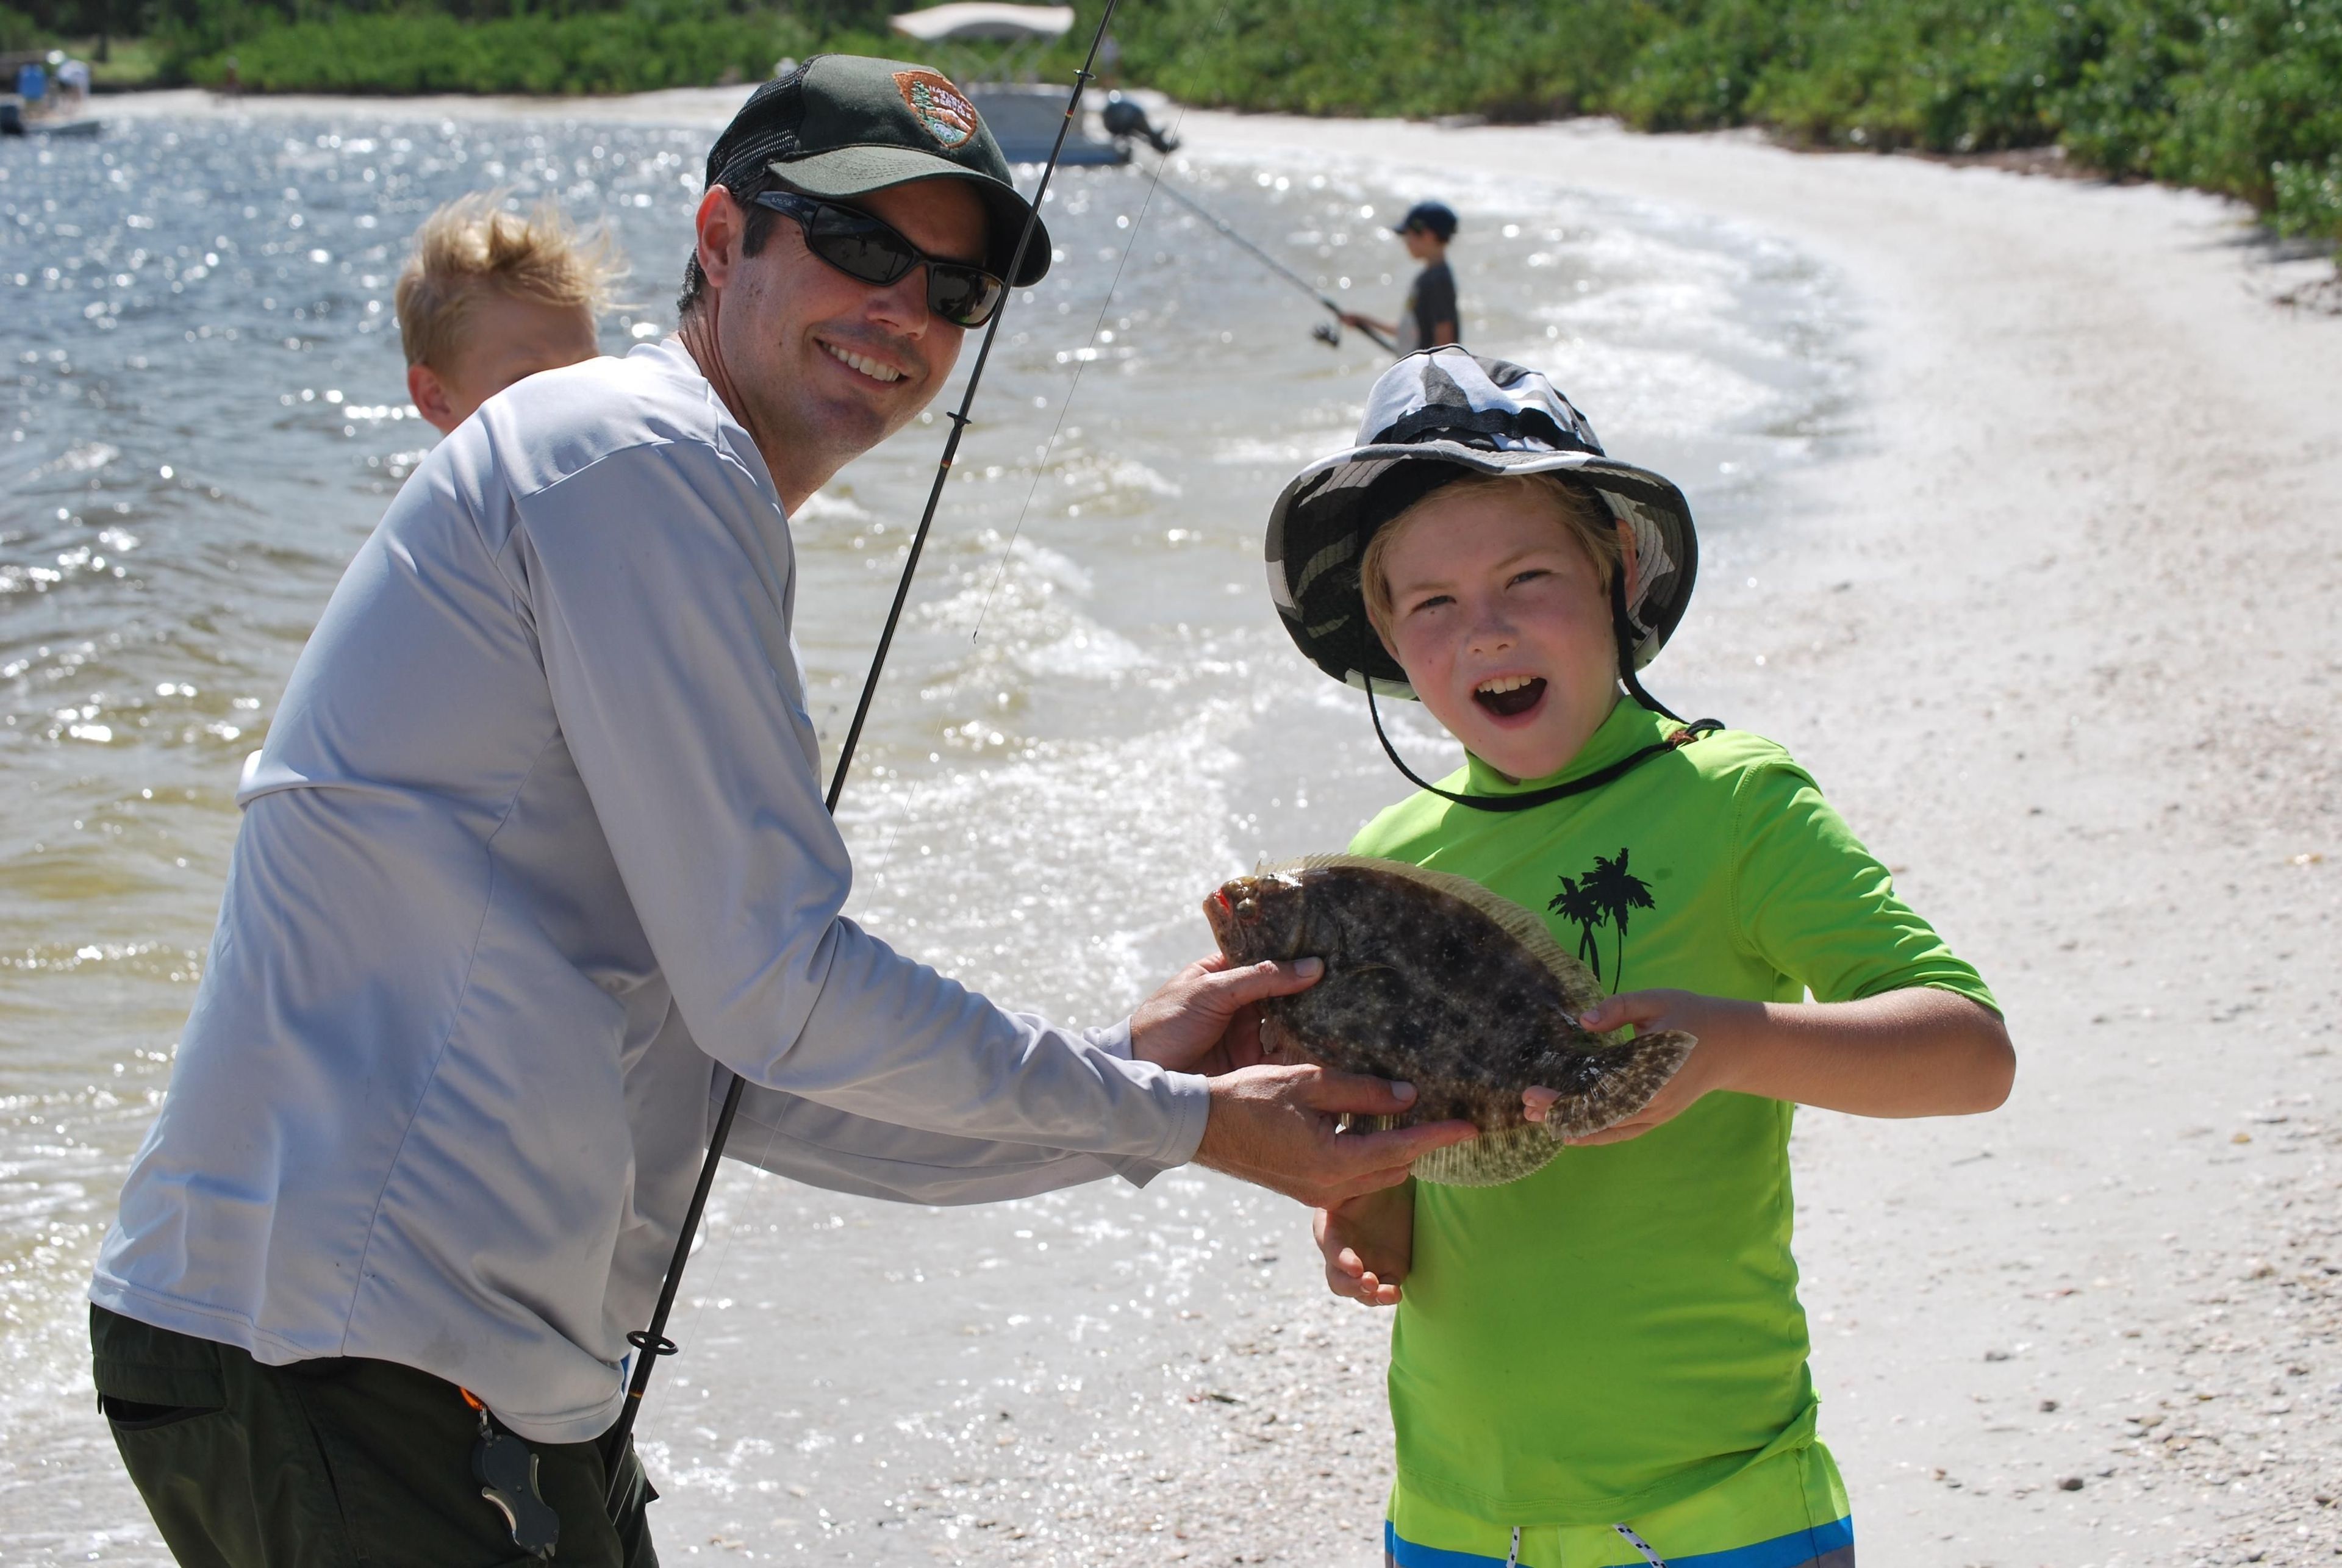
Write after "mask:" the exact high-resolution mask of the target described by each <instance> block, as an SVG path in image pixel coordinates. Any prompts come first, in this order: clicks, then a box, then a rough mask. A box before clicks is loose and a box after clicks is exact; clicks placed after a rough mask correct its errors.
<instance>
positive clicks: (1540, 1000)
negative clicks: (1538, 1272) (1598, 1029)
mask: <svg viewBox="0 0 2342 1568" xmlns="http://www.w3.org/2000/svg"><path fill="white" fill-rule="evenodd" d="M1204 917H1205V919H1206V920H1207V921H1209V922H1210V923H1211V927H1212V934H1213V936H1214V937H1215V938H1216V939H1217V940H1218V942H1219V944H1220V951H1221V952H1223V953H1224V954H1226V955H1227V957H1228V958H1229V960H1230V961H1231V962H1233V963H1238V964H1255V963H1258V962H1260V961H1262V960H1264V959H1271V958H1275V959H1293V958H1303V957H1316V958H1321V959H1323V960H1325V963H1326V975H1325V978H1323V979H1322V980H1320V981H1318V983H1317V984H1315V985H1313V986H1311V987H1310V988H1309V989H1308V990H1306V991H1304V992H1302V993H1300V994H1298V995H1294V996H1282V997H1277V998H1275V999H1273V1000H1271V1001H1268V1002H1266V1003H1264V1004H1262V1007H1261V1013H1262V1024H1261V1038H1262V1042H1263V1044H1264V1045H1265V1046H1266V1047H1267V1048H1269V1049H1271V1050H1272V1051H1274V1052H1275V1053H1276V1054H1278V1055H1280V1056H1284V1057H1289V1058H1293V1059H1296V1060H1302V1061H1309V1062H1315V1063H1317V1064H1321V1065H1323V1066H1326V1067H1330V1068H1335V1069H1337V1070H1339V1071H1342V1072H1349V1073H1371V1074H1376V1075H1378V1076H1381V1077H1386V1078H1403V1079H1405V1080H1406V1081H1407V1082H1408V1083H1410V1084H1414V1085H1415V1087H1416V1094H1417V1099H1416V1106H1415V1109H1414V1110H1413V1111H1412V1112H1411V1113H1410V1114H1407V1115H1406V1116H1405V1117H1398V1118H1389V1119H1387V1121H1386V1124H1388V1125H1402V1124H1406V1123H1411V1122H1436V1121H1445V1120H1446V1119H1448V1118H1451V1117H1460V1118H1463V1119H1466V1120H1468V1121H1470V1122H1472V1123H1473V1124H1475V1125H1476V1126H1477V1127H1479V1129H1480V1136H1479V1138H1477V1139H1476V1140H1475V1141H1474V1142H1472V1143H1468V1144H1457V1145H1456V1146H1455V1147H1452V1148H1447V1149H1442V1150H1439V1151H1437V1152H1436V1153H1435V1154H1428V1155H1426V1156H1425V1157H1424V1158H1423V1159H1422V1160H1419V1161H1417V1162H1416V1167H1415V1174H1416V1175H1417V1176H1419V1177H1422V1178H1423V1179H1424V1180H1426V1181H1433V1182H1443V1183H1449V1184H1451V1185H1459V1186H1488V1185H1494V1184H1496V1183H1501V1182H1509V1181H1516V1180H1518V1179H1519V1178H1520V1177H1522V1176H1526V1175H1527V1174H1530V1173H1532V1172H1534V1171H1536V1170H1537V1169H1538V1168H1539V1167H1541V1166H1542V1165H1544V1164H1546V1162H1547V1161H1549V1160H1551V1159H1552V1158H1553V1157H1554V1155H1555V1154H1556V1153H1558V1152H1559V1149H1560V1146H1561V1145H1560V1143H1559V1140H1560V1139H1562V1138H1567V1137H1583V1136H1585V1135H1586V1134H1591V1133H1595V1132H1598V1131H1600V1130H1601V1129H1602V1128H1604V1127H1607V1126H1612V1125H1615V1124H1617V1123H1619V1122H1622V1121H1624V1120H1626V1118H1627V1117H1629V1116H1631V1115H1633V1114H1635V1113H1636V1112H1637V1111H1639V1110H1641V1109H1642V1108H1643V1107H1644V1106H1646V1105H1647V1104H1650V1102H1651V1098H1652V1096H1653V1095H1655V1094H1657V1093H1658V1092H1659V1090H1660V1088H1661V1087H1662V1086H1663V1085H1665V1084H1666V1081H1667V1080H1668V1079H1669V1078H1671V1077H1673V1076H1674V1075H1675V1073H1676V1069H1677V1068H1678V1067H1680V1066H1682V1065H1683V1062H1684V1058H1685V1057H1686V1056H1687V1055H1689V1054H1690V1053H1691V1048H1692V1046H1693V1044H1695V1042H1694V1040H1693V1038H1692V1037H1691V1036H1690V1035H1688V1034H1682V1033H1679V1032H1669V1033H1665V1034H1646V1035H1642V1036H1640V1037H1637V1038H1635V1039H1633V1040H1631V1041H1629V1040H1628V1039H1627V1038H1626V1034H1625V1032H1624V1031H1620V1032H1618V1033H1617V1034H1611V1035H1597V1034H1588V1033H1587V1032H1586V1030H1585V1029H1583V1028H1582V1027H1580V1026H1579V1024H1578V1023H1577V1017H1578V1014H1581V1013H1584V1012H1585V1011H1586V1010H1587V1009H1588V1008H1590V1007H1592V1006H1593V1005H1594V1004H1596V1003H1597V1002H1599V1001H1600V1000H1601V999H1602V990H1601V987H1600V985H1599V984H1597V983H1596V981H1595V979H1594V977H1593V976H1592V975H1590V974H1587V973H1586V969H1585V967H1584V966H1583V965H1582V964H1579V963H1578V962H1577V961H1576V959H1574V958H1572V957H1570V956H1569V955H1568V954H1566V953H1565V952H1563V951H1562V949H1561V947H1560V946H1559V944H1556V942H1555V941H1554V940H1553V938H1552V936H1551V934H1549V933H1547V932H1546V929H1545V926H1544V924H1543V923H1542V922H1540V921H1539V920H1538V919H1537V918H1536V916H1535V915H1533V914H1530V913H1529V912H1528V911H1526V910H1525V909H1522V908H1521V907H1520V906H1519V905H1517V904H1511V903H1508V902H1506V900H1504V899H1502V898H1499V897H1497V896H1496V894H1492V893H1490V892H1488V891H1487V890H1486V888H1483V887H1481V886H1480V885H1479V884H1476V883H1473V882H1469V881H1467V880H1466V879H1465V878H1462V877H1458V876H1452V875H1448V874H1445V873H1440V872H1432V871H1426V870H1424V869H1423V868H1422V867H1420V866H1414V865H1407V864H1403V863H1400V862H1396V861H1380V860H1369V859H1366V858H1364V857H1362V856H1355V855H1321V856H1313V857H1312V858H1310V859H1308V860H1305V861H1301V862H1298V863H1296V864H1293V865H1291V866H1286V867H1282V868H1276V869H1270V870H1265V871H1261V872H1257V873H1256V874H1253V875H1251V876H1240V877H1237V878H1236V879H1235V880H1234V881H1232V882H1229V883H1227V884H1225V885H1224V886H1222V887H1221V888H1220V889H1219V890H1218V891H1217V892H1216V893H1214V894H1212V895H1211V896H1210V897H1209V898H1207V899H1206V900H1205V901H1204ZM1533 1084H1534V1085H1540V1086H1543V1087H1545V1088H1548V1089H1557V1090H1559V1091H1560V1092H1561V1095H1562V1098H1561V1099H1560V1101H1559V1102H1557V1103H1556V1104H1555V1105H1554V1107H1553V1109H1552V1111H1551V1112H1550V1113H1549V1114H1548V1115H1547V1117H1546V1122H1545V1124H1544V1125H1542V1126H1540V1125H1538V1124H1536V1123H1533V1122H1530V1121H1528V1120H1526V1118H1525V1117H1524V1116H1523V1115H1522V1114H1521V1091H1522V1090H1523V1089H1526V1088H1528V1087H1530V1086H1531V1085H1533Z"/></svg>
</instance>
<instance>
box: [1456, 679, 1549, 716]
mask: <svg viewBox="0 0 2342 1568" xmlns="http://www.w3.org/2000/svg"><path fill="white" fill-rule="evenodd" d="M1544 695H1545V677H1544V676H1543V675H1499V676H1497V677H1496V679H1495V680H1493V681H1483V682H1481V683H1480V684H1479V685H1478V686H1476V687H1475V688H1474V690H1473V692H1472V700H1473V701H1474V702H1476V703H1477V704H1480V705H1481V706H1482V707H1484V708H1486V709H1487V710H1488V711H1489V712H1490V713H1492V714H1496V716H1497V717H1498V718H1500V719H1509V718H1512V717H1514V716H1516V715H1517V714H1525V713H1527V712H1528V711H1529V710H1530V709H1531V708H1533V707H1535V706H1536V704H1537V699H1538V698H1539V697H1542V696H1544Z"/></svg>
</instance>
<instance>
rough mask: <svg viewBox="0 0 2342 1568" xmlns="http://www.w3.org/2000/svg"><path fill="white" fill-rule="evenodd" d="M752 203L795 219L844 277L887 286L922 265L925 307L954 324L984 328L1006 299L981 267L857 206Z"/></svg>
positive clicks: (776, 196) (810, 245)
mask: <svg viewBox="0 0 2342 1568" xmlns="http://www.w3.org/2000/svg"><path fill="white" fill-rule="evenodd" d="M750 199H751V200H753V201H754V202H755V203H756V205H758V206H760V207H769V208H770V209H771V210H773V211H774V212H776V213H779V214H780V215H782V216H784V217H789V218H795V219H796V223H797V226H798V227H799V228H801V229H803V230H804V231H805V242H806V249H807V250H809V251H811V252H813V254H814V255H817V256H819V257H820V258H821V259H822V260H824V261H826V262H827V263H828V264H829V265H832V266H834V267H836V269H837V270H838V271H840V272H842V273H844V274H845V275H846V276H848V277H851V278H859V279H861V280H862V281H863V282H864V283H875V284H882V285H883V284H890V283H893V282H894V281H895V280H896V279H897V278H899V277H901V276H902V275H904V274H905V273H907V272H909V271H910V270H911V269H912V268H913V267H915V266H924V267H926V269H927V308H928V309H929V310H931V311H934V312H935V313H936V315H939V316H941V317H943V318H944V319H945V320H946V321H947V322H949V323H951V324H952V325H954V326H982V325H984V324H985V323H986V322H987V321H990V320H991V319H992V313H993V312H995V311H996V310H998V309H999V308H1000V302H1001V301H1002V300H1004V299H1006V297H1007V296H1008V285H1007V284H1006V283H1005V282H1004V281H1002V280H1001V279H999V278H997V277H995V276H994V275H992V274H990V273H988V272H986V271H985V270H984V269H983V268H982V267H979V266H970V265H968V264H967V263H966V262H956V261H945V260H943V259H942V258H941V257H939V256H931V255H927V253H926V252H925V251H923V250H921V249H920V248H919V247H918V246H916V245H913V244H912V243H911V242H910V241H909V240H906V239H905V238H904V237H903V236H902V235H900V234H899V233H897V232H896V230H895V229H894V228H893V226H891V225H887V224H885V223H881V222H880V221H879V220H878V219H876V218H874V217H872V216H871V215H869V214H868V213H866V212H863V211H861V210H860V209H858V208H856V207H843V206H839V205H836V203H834V202H824V201H816V200H815V199H814V198H813V197H811V196H801V195H797V194H796V192H794V191H762V192H759V193H758V194H757V195H755V196H754V197H752V198H750Z"/></svg>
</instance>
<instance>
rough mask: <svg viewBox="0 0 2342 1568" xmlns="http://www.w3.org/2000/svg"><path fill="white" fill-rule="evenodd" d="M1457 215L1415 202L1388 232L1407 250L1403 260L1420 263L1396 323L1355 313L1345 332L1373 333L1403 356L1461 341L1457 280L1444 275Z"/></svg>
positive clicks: (1347, 318)
mask: <svg viewBox="0 0 2342 1568" xmlns="http://www.w3.org/2000/svg"><path fill="white" fill-rule="evenodd" d="M1391 232H1392V233H1393V234H1395V235H1398V237H1399V243H1400V244H1402V245H1406V254H1407V255H1410V256H1413V257H1414V258H1415V259H1416V261H1419V262H1421V263H1423V264H1424V265H1423V270H1422V271H1421V272H1419V273H1417V274H1416V275H1415V282H1414V284H1413V285H1411V286H1409V288H1408V289H1407V291H1406V305H1404V306H1403V307H1401V309H1400V312H1399V319H1398V320H1397V321H1396V322H1388V321H1377V320H1376V319H1375V318H1374V317H1373V316H1370V315H1359V314H1357V313H1356V311H1345V312H1344V313H1343V315H1342V325H1344V326H1354V327H1357V328H1359V329H1361V330H1365V329H1368V328H1371V329H1372V330H1374V331H1376V332H1378V333H1381V334H1382V335H1384V336H1385V337H1387V338H1390V339H1392V340H1393V341H1395V342H1396V344H1397V345H1398V351H1399V353H1400V354H1402V355H1407V354H1413V353H1414V352H1415V351H1416V350H1417V349H1423V348H1437V347H1440V346H1441V345H1444V344H1450V343H1461V342H1463V341H1464V336H1463V332H1462V327H1463V322H1464V316H1463V314H1462V312H1461V311H1459V310H1458V309H1457V308H1456V275H1455V274H1454V273H1453V272H1451V271H1449V270H1448V266H1447V244H1448V242H1449V241H1450V240H1453V239H1454V238H1455V237H1456V211H1455V209H1454V208H1452V207H1450V206H1449V205H1447V204H1446V202H1417V203H1416V204H1415V205H1413V206H1411V207H1409V208H1408V209H1407V211H1406V216H1405V217H1404V218H1401V219H1400V220H1399V221H1398V223H1397V225H1396V226H1394V227H1393V228H1392V230H1391Z"/></svg>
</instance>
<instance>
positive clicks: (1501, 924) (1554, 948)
mask: <svg viewBox="0 0 2342 1568" xmlns="http://www.w3.org/2000/svg"><path fill="white" fill-rule="evenodd" d="M1343 868H1349V869H1353V870H1359V871H1376V872H1382V873H1385V874H1388V875H1391V876H1396V877H1403V878H1405V879H1406V880H1407V881H1409V882H1412V883H1416V884H1419V885H1421V886H1423V887H1426V888H1429V889H1431V890H1433V891H1434V892H1437V893H1444V894H1446V895H1447V896H1448V897H1450V898H1453V899H1456V900H1458V901H1460V902H1462V903H1464V904H1469V905H1470V906H1471V907H1472V908H1474V909H1476V910H1478V911H1479V912H1480V913H1481V914H1485V915H1486V916H1487V917H1488V918H1489V919H1490V920H1492V921H1494V922H1495V923H1496V926H1497V928H1498V929H1499V930H1501V931H1503V932H1504V934H1506V935H1507V936H1509V937H1511V938H1512V939H1513V940H1514V941H1516V942H1517V943H1519V944H1521V945H1522V946H1523V947H1525V948H1526V949H1527V950H1528V951H1529V952H1530V953H1531V954H1535V955H1536V960H1537V962H1538V963H1540V964H1544V965H1545V966H1546V969H1548V970H1550V971H1551V972H1552V974H1553V977H1554V980H1555V981H1556V983H1557V984H1559V985H1560V987H1561V994H1562V995H1563V996H1564V997H1565V998H1566V1000H1567V1001H1568V1003H1569V1005H1570V1009H1571V1011H1572V1012H1574V1013H1577V1012H1584V1011H1586V1009H1587V1008H1590V1007H1592V1006H1594V1005H1595V1004H1597V1003H1599V1002H1600V1001H1601V1000H1602V999H1603V991H1602V983H1601V982H1600V981H1598V980H1596V979H1595V978H1594V975H1593V974H1592V972H1590V971H1589V970H1588V969H1587V968H1586V965H1584V964H1580V963H1579V962H1578V961H1577V960H1576V958H1573V957H1572V956H1570V954H1568V953H1566V952H1565V951H1563V949H1562V945H1561V944H1559V943H1558V942H1556V941H1555V940H1554V939H1553V933H1552V932H1550V931H1547V930H1546V926H1545V922H1544V921H1542V920H1539V919H1538V918H1537V917H1536V915H1535V914H1531V913H1530V912H1529V911H1527V910H1526V909H1524V908H1522V907H1521V906H1520V905H1519V904H1515V903H1514V902H1513V901H1512V900H1511V899H1509V898H1506V897H1505V896H1504V895H1503V894H1496V893H1491V892H1489V891H1488V890H1487V889H1486V888H1485V887H1483V886H1481V885H1480V884H1478V883H1476V882H1474V881H1473V880H1472V879H1471V878H1470V877H1468V876H1457V875H1456V874H1455V873H1453V872H1448V871H1434V870H1432V869H1431V868H1430V867H1428V866H1423V865H1411V864H1408V863H1407V862H1406V861H1403V860H1378V859H1376V858H1375V857H1374V856H1373V855H1366V854H1309V855H1304V856H1302V857H1301V858H1300V859H1299V860H1293V861H1287V862H1286V863H1285V864H1282V865H1272V866H1266V867H1264V868H1262V870H1261V871H1260V873H1259V874H1260V875H1263V876H1274V875H1276V874H1277V873H1279V872H1296V871H1332V870H1339V869H1343ZM1614 1037H1615V1038H1616V1039H1620V1040H1623V1039H1625V1038H1626V1034H1625V1032H1624V1031H1623V1030H1622V1031H1618V1032H1616V1034H1615V1036H1613V1035H1605V1036H1603V1038H1604V1039H1606V1040H1607V1039H1611V1038H1614Z"/></svg>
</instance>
